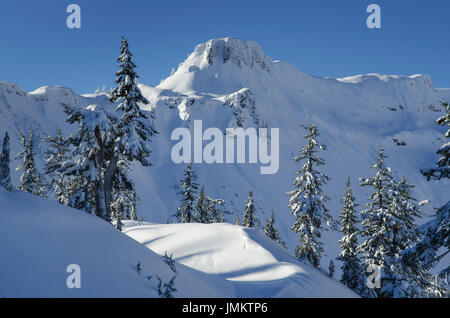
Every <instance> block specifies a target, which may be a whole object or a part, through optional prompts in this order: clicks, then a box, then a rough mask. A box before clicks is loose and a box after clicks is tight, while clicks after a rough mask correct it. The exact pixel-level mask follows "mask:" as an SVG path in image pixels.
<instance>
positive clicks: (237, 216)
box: [236, 215, 241, 225]
mask: <svg viewBox="0 0 450 318" xmlns="http://www.w3.org/2000/svg"><path fill="white" fill-rule="evenodd" d="M236 225H241V221H240V220H239V215H236Z"/></svg>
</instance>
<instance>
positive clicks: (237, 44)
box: [183, 37, 273, 71]
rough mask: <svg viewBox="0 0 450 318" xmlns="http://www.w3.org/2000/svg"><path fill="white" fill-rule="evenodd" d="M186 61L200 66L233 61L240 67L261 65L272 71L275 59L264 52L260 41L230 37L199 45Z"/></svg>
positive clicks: (262, 67)
mask: <svg viewBox="0 0 450 318" xmlns="http://www.w3.org/2000/svg"><path fill="white" fill-rule="evenodd" d="M185 63H189V64H193V65H195V66H197V67H200V68H201V66H205V65H204V64H206V65H214V64H224V63H232V64H234V65H236V66H238V67H239V68H244V67H248V68H253V67H260V68H261V69H263V70H266V71H270V65H271V64H272V63H273V61H272V59H271V58H269V57H267V56H266V55H265V54H264V51H263V49H262V48H261V46H260V45H259V44H258V43H256V42H254V41H249V40H242V39H238V38H230V37H228V38H222V39H212V40H209V41H208V42H206V43H202V44H199V45H197V46H196V47H195V50H194V52H193V53H192V54H191V55H190V56H189V57H188V58H187V60H186V61H185ZM185 63H183V64H185ZM198 64H201V65H198Z"/></svg>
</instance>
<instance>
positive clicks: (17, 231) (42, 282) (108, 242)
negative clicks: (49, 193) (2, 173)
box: [0, 190, 234, 297]
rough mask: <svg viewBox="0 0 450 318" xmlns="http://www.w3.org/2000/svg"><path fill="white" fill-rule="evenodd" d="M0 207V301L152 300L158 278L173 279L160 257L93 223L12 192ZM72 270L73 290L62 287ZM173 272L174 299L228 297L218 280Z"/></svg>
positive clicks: (180, 269) (0, 196) (181, 269)
mask: <svg viewBox="0 0 450 318" xmlns="http://www.w3.org/2000/svg"><path fill="white" fill-rule="evenodd" d="M0 206H1V208H0V219H1V220H2V221H1V223H2V229H1V231H0V242H2V245H1V246H2V250H1V253H0V255H1V257H0V260H1V261H0V297H158V294H157V289H156V288H157V284H158V282H157V281H156V278H155V277H156V275H158V276H159V277H160V278H161V279H162V280H163V282H168V281H169V280H170V279H171V278H172V276H173V273H172V271H171V270H170V269H169V267H168V266H167V265H166V264H165V263H164V262H163V261H162V260H161V257H160V256H159V255H157V254H155V253H154V252H152V251H150V250H149V249H147V248H145V247H144V246H143V245H141V244H139V243H138V242H136V241H135V240H132V239H130V238H129V237H128V236H126V235H124V234H123V233H120V232H119V231H117V230H116V229H114V227H112V226H111V225H110V224H108V223H107V222H105V221H103V220H101V219H100V218H98V217H95V216H92V215H89V214H86V213H80V212H79V211H77V210H74V209H71V208H68V207H65V206H63V205H60V204H58V203H56V202H52V201H49V200H47V199H43V198H38V197H35V196H32V195H30V194H27V193H23V192H20V191H16V190H14V191H13V192H11V193H9V192H5V191H0ZM139 262H140V263H141V268H142V272H141V273H140V274H138V272H137V270H136V266H137V264H138V263H139ZM70 264H77V265H79V266H80V269H81V276H80V277H81V288H79V289H78V288H73V289H69V288H68V287H67V285H66V280H67V278H68V277H69V275H70V274H71V273H67V272H66V268H67V266H68V265H70ZM177 273H178V274H177V277H176V280H175V283H176V288H177V289H178V292H177V293H176V296H177V297H230V296H233V295H234V291H233V288H232V287H231V286H230V284H229V283H228V282H226V281H225V280H224V279H222V278H218V277H214V276H213V275H208V274H205V273H202V272H199V271H196V270H193V269H191V268H188V267H185V266H183V265H179V264H177ZM149 275H152V276H153V278H152V279H151V280H149V279H148V278H147V276H149Z"/></svg>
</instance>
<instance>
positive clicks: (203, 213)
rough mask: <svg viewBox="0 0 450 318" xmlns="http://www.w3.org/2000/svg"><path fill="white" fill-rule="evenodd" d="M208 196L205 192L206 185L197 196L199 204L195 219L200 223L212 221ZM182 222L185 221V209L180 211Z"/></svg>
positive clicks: (196, 207) (196, 208)
mask: <svg viewBox="0 0 450 318" xmlns="http://www.w3.org/2000/svg"><path fill="white" fill-rule="evenodd" d="M208 199H209V198H208V196H207V195H206V192H205V186H202V188H201V189H200V195H199V196H198V198H197V204H196V206H195V211H196V217H195V220H196V221H197V222H198V223H210V219H209V213H208V207H209V202H208ZM180 214H181V215H180V216H181V222H182V223H184V211H183V210H182V211H180Z"/></svg>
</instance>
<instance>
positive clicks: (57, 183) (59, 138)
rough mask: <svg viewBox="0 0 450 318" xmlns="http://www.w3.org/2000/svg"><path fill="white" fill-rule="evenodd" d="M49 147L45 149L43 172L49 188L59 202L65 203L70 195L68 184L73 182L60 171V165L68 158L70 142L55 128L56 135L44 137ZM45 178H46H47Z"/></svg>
mask: <svg viewBox="0 0 450 318" xmlns="http://www.w3.org/2000/svg"><path fill="white" fill-rule="evenodd" d="M46 141H47V143H48V144H49V148H48V150H47V151H46V153H45V155H46V162H45V167H44V173H45V174H46V175H47V177H48V178H49V185H50V188H51V189H52V190H53V193H54V195H55V197H56V199H57V200H58V202H59V203H61V204H65V205H67V204H68V202H69V199H70V197H71V193H70V184H71V183H72V182H74V180H71V179H70V177H69V176H66V175H64V174H63V173H62V172H61V168H62V166H63V165H64V164H65V163H66V162H67V161H68V160H70V143H69V142H68V140H67V139H66V138H64V136H63V135H62V134H61V130H60V129H57V130H56V136H48V137H47V138H46ZM48 178H47V179H48Z"/></svg>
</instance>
